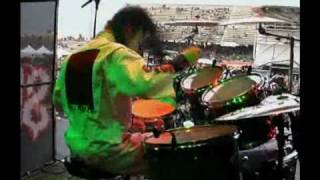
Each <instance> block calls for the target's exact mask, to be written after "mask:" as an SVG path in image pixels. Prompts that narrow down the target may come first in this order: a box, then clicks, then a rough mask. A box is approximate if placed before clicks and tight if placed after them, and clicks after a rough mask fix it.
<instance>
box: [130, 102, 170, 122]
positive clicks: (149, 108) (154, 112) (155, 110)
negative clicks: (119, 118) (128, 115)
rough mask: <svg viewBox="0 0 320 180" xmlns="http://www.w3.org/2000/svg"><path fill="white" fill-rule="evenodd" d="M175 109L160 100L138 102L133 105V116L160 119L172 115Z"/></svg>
mask: <svg viewBox="0 0 320 180" xmlns="http://www.w3.org/2000/svg"><path fill="white" fill-rule="evenodd" d="M174 110H175V108H174V107H173V106H172V105H170V104H166V103H163V102H161V101H159V100H155V99H148V100H137V101H134V102H133V103H132V114H133V115H135V116H137V117H140V118H146V119H148V118H159V117H162V116H165V115H167V114H170V113H172V112H173V111H174Z"/></svg>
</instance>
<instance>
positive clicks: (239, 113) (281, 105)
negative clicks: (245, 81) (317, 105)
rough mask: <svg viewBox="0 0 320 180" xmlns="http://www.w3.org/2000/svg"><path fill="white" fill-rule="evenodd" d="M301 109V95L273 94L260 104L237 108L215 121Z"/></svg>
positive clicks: (271, 114)
mask: <svg viewBox="0 0 320 180" xmlns="http://www.w3.org/2000/svg"><path fill="white" fill-rule="evenodd" d="M299 110H300V97H297V96H294V95H291V94H281V95H273V96H269V97H267V98H265V99H264V100H263V101H262V102H261V103H260V104H258V105H256V106H250V107H246V108H242V109H239V110H236V111H234V112H231V113H228V114H225V115H223V116H220V117H218V118H216V119H215V121H238V120H242V119H249V118H256V117H266V116H277V115H279V114H283V113H289V112H294V111H299Z"/></svg>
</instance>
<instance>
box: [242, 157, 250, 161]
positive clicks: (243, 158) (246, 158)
mask: <svg viewBox="0 0 320 180" xmlns="http://www.w3.org/2000/svg"><path fill="white" fill-rule="evenodd" d="M248 160H249V157H248V156H243V157H242V158H241V161H242V162H245V161H248Z"/></svg>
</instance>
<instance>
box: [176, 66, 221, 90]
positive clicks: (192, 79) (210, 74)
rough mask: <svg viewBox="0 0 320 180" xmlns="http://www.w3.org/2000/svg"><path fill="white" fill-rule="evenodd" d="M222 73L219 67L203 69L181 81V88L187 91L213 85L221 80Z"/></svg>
mask: <svg viewBox="0 0 320 180" xmlns="http://www.w3.org/2000/svg"><path fill="white" fill-rule="evenodd" d="M222 72H223V71H222V68H220V67H213V68H212V67H205V68H203V69H200V70H198V72H196V73H195V74H192V75H190V76H188V77H187V78H185V79H184V80H182V81H181V86H182V87H183V88H184V89H187V90H197V89H199V88H202V87H204V86H208V85H212V84H213V85H215V84H216V83H217V82H218V80H219V79H220V78H221V76H222Z"/></svg>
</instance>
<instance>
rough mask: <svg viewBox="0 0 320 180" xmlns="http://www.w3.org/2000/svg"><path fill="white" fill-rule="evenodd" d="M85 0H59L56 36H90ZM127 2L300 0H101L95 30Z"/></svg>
mask: <svg viewBox="0 0 320 180" xmlns="http://www.w3.org/2000/svg"><path fill="white" fill-rule="evenodd" d="M85 2H87V0H59V11H58V16H59V18H58V36H59V37H63V36H69V35H72V36H75V37H77V36H78V35H79V34H82V35H84V36H85V37H91V36H92V31H93V30H92V29H93V22H94V19H93V18H94V12H95V10H94V3H91V4H89V5H87V6H86V7H84V8H81V5H82V4H84V3H85ZM127 3H129V4H212V5H280V6H295V7H300V0H227V1H226V0H101V1H100V6H99V11H98V19H97V31H99V30H102V29H103V26H104V24H105V23H106V22H107V21H108V20H109V19H111V18H112V16H113V14H114V13H115V12H117V11H118V10H119V9H120V8H122V7H124V6H125V5H126V4H127Z"/></svg>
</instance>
